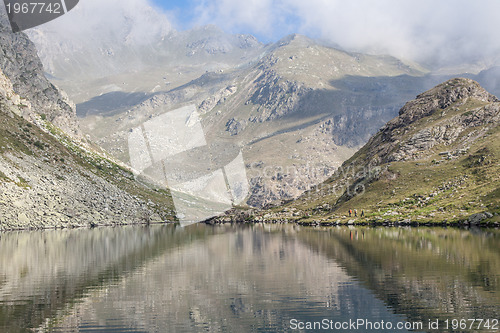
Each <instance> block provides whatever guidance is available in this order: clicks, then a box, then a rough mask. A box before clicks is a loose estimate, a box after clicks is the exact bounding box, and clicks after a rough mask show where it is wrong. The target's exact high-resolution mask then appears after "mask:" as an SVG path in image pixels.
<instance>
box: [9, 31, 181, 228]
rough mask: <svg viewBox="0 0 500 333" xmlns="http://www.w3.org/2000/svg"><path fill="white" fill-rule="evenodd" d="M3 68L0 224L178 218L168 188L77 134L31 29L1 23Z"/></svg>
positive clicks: (69, 224)
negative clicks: (143, 179) (146, 181)
mask: <svg viewBox="0 0 500 333" xmlns="http://www.w3.org/2000/svg"><path fill="white" fill-rule="evenodd" d="M0 66H1V68H0V230H12V229H29V228H57V227H75V226H94V225H110V224H130V223H145V222H155V221H157V222H160V221H166V220H173V219H174V217H173V214H174V212H173V203H172V201H171V197H170V195H169V193H168V192H167V191H163V190H153V189H150V188H148V187H146V186H144V185H141V184H140V183H138V182H136V181H135V178H134V176H133V174H132V172H131V171H130V170H128V169H127V168H126V167H124V166H123V165H120V164H119V163H116V162H115V161H113V160H112V159H111V158H109V157H107V156H106V154H105V153H104V152H102V151H101V150H100V149H99V148H97V147H95V146H92V145H91V144H89V143H88V142H86V141H85V140H83V139H82V138H81V137H80V136H79V129H78V127H77V119H76V113H75V109H74V106H72V103H71V102H70V101H69V100H68V99H67V97H65V96H64V94H63V93H62V92H61V91H60V90H59V89H57V88H56V87H55V86H54V85H53V84H51V83H50V82H49V81H48V80H47V79H46V78H45V76H44V75H43V71H42V65H41V62H40V60H39V59H38V57H37V55H36V50H35V48H34V46H33V44H32V43H31V42H30V41H29V39H28V38H27V36H26V35H24V34H22V33H16V34H13V33H11V32H9V31H7V30H6V29H3V28H2V32H1V33H0ZM63 129H64V130H65V131H67V132H65V131H63Z"/></svg>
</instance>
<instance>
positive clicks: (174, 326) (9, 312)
mask: <svg viewBox="0 0 500 333" xmlns="http://www.w3.org/2000/svg"><path fill="white" fill-rule="evenodd" d="M499 254H500V242H499V233H498V232H497V231H478V232H470V231H463V230H445V229H397V228H395V229H389V228H387V229H368V228H353V229H348V228H325V229H312V228H300V227H297V226H293V225H289V226H271V225H262V224H259V225H252V226H247V227H236V226H219V227H208V226H204V225H193V226H190V227H188V228H177V227H175V226H172V225H170V226H151V227H125V228H103V229H93V230H76V231H45V232H18V233H6V234H1V238H0V331H6V332H17V331H25V330H27V329H30V328H40V329H41V330H42V331H60V332H66V331H93V330H97V329H99V330H103V331H120V332H122V331H130V332H164V331H165V330H167V331H169V332H201V331H210V332H212V331H213V332H235V331H236V332H251V331H255V332H277V331H289V328H290V320H291V319H293V318H295V319H297V320H300V321H305V322H307V321H321V320H323V319H324V318H326V319H328V320H333V321H346V320H349V319H357V318H364V319H366V320H370V321H372V322H375V321H381V320H384V321H386V322H387V321H391V322H394V323H396V322H400V321H407V322H410V321H413V322H415V321H422V322H424V323H427V321H428V320H429V319H437V318H439V319H443V320H444V319H446V318H498V315H499V312H500V311H499V308H500V307H499V305H500V299H499V295H500V290H499V280H498V279H499V275H500V255H499ZM363 331H367V332H368V331H370V330H363ZM373 331H376V330H373ZM398 332H404V330H398Z"/></svg>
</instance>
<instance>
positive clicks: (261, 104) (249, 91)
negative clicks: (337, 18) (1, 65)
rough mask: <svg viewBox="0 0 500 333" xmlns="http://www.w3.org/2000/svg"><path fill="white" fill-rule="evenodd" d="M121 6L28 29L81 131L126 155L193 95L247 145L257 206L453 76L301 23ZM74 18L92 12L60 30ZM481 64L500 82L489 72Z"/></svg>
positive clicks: (316, 179) (236, 141)
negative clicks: (215, 19)
mask: <svg viewBox="0 0 500 333" xmlns="http://www.w3.org/2000/svg"><path fill="white" fill-rule="evenodd" d="M128 6H129V4H128V3H126V4H124V5H123V6H121V7H120V9H119V10H115V11H109V15H110V16H111V17H110V19H109V20H108V21H106V24H105V25H103V23H102V20H96V19H93V18H92V15H91V14H90V13H91V12H88V13H85V12H84V10H85V8H86V7H85V6H81V7H80V8H76V9H75V11H72V13H74V15H73V14H71V15H73V16H71V15H66V16H65V17H63V18H61V20H57V21H54V22H53V23H49V24H47V25H44V26H42V27H39V28H37V29H35V30H33V31H32V32H30V38H32V40H33V41H34V42H35V43H36V45H37V46H38V49H39V54H40V57H41V58H42V59H43V62H44V65H45V68H46V71H47V73H48V74H50V78H51V80H52V81H53V82H54V83H56V84H57V85H59V86H61V87H63V88H64V89H65V90H66V91H68V92H69V95H70V97H71V98H72V99H73V100H75V101H76V102H77V115H78V117H79V118H80V119H79V120H80V124H81V129H82V132H84V133H85V134H86V135H87V136H88V138H89V139H91V140H92V141H94V142H96V143H97V144H98V145H99V146H101V147H103V148H104V149H105V150H106V151H108V152H109V153H110V154H111V155H112V156H114V157H116V158H117V159H119V160H121V161H122V162H124V163H129V162H130V156H129V149H128V139H127V138H128V135H129V134H128V133H130V131H132V130H133V129H134V128H138V127H139V126H141V124H143V123H145V122H146V121H148V120H150V119H156V117H158V116H160V115H162V114H164V113H166V112H168V111H171V110H174V109H177V108H180V107H184V106H187V105H195V107H196V108H197V110H198V111H199V112H200V118H201V121H202V125H203V129H204V132H205V135H206V136H207V140H208V141H209V142H210V143H215V142H217V141H224V142H230V143H231V144H233V145H237V146H239V147H240V148H241V150H242V151H243V157H244V161H245V164H246V171H247V175H248V178H249V182H250V185H251V193H250V196H249V198H248V200H247V203H248V204H249V205H252V206H256V207H263V206H265V205H266V204H269V203H272V202H279V201H284V200H290V199H293V198H296V197H297V196H299V195H300V194H301V193H303V192H304V191H306V190H308V189H309V188H310V187H311V186H313V185H316V184H318V183H321V182H323V181H325V180H326V179H327V178H328V177H330V176H331V175H332V174H333V172H334V170H335V169H336V168H337V167H339V166H340V165H341V163H342V162H344V161H345V160H346V159H348V158H349V157H350V156H351V155H352V154H354V152H355V151H356V150H357V149H359V148H360V147H361V146H362V145H363V144H365V143H366V142H367V140H368V139H369V138H370V136H371V135H373V134H374V133H375V132H376V131H377V130H378V129H379V128H380V127H381V126H383V125H384V124H385V123H386V122H387V121H389V120H390V119H391V118H393V117H394V116H396V115H397V112H398V110H399V109H400V108H401V107H402V106H403V105H404V103H405V102H406V101H407V100H409V99H411V98H413V97H414V96H415V95H416V94H418V93H419V92H421V91H424V90H427V89H429V88H431V87H433V86H434V85H436V84H438V83H439V82H443V81H444V80H446V79H449V78H450V77H452V76H451V75H448V76H444V75H439V76H437V75H433V74H432V73H430V72H429V71H428V70H426V69H425V68H422V66H419V65H418V64H415V63H410V62H405V61H402V60H400V59H397V58H394V57H391V56H375V55H367V54H360V53H353V52H345V51H343V50H339V49H336V48H333V47H329V46H325V45H324V44H321V43H319V42H317V41H315V40H312V39H309V38H307V37H306V36H302V35H297V34H293V35H290V36H287V37H285V38H283V39H281V40H279V41H278V42H276V43H273V44H269V45H263V44H261V43H260V42H258V41H257V39H255V38H254V37H253V36H249V35H231V34H227V33H224V32H223V31H221V30H220V29H218V28H217V27H215V26H206V27H198V28H195V29H193V30H188V31H175V30H174V29H172V28H171V27H170V26H169V25H168V21H167V18H166V17H164V16H162V15H161V14H159V13H158V12H157V11H155V10H154V9H151V8H149V9H148V8H147V6H146V7H144V6H142V5H141V6H139V7H140V9H134V10H133V8H132V9H130V8H128ZM139 7H138V8H139ZM134 8H135V7H134ZM79 11H80V12H81V13H79ZM134 11H135V12H137V14H136V15H135V14H134ZM71 18H73V19H74V20H77V21H78V20H88V21H89V23H88V24H75V26H78V27H79V29H80V30H78V31H73V30H72V29H67V30H69V31H67V30H61V29H60V27H61V26H67V24H66V25H63V23H64V22H63V20H64V19H68V20H69V19H71ZM124 18H125V19H124ZM58 22H59V23H60V22H62V23H61V25H58V24H59V23H58ZM78 22H79V21H78ZM85 22H86V21H85ZM145 22H154V24H153V23H152V24H151V26H152V27H151V31H150V32H148V31H146V30H147V29H146V28H145V27H146V25H147V24H146V23H145ZM138 32H142V36H143V38H137V36H138ZM483 74H484V75H483V76H481V77H480V78H481V79H483V78H484V80H483V81H486V80H488V82H490V83H491V84H490V85H489V86H488V87H489V89H491V90H492V91H493V92H495V93H496V91H498V88H499V87H500V86H498V85H497V84H496V82H497V81H495V79H494V78H495V77H496V76H495V75H496V74H495V72H493V71H490V72H487V73H486V72H485V73H483ZM475 76H476V75H471V77H473V78H475ZM218 154H222V155H224V154H227V153H226V152H224V151H221V152H218Z"/></svg>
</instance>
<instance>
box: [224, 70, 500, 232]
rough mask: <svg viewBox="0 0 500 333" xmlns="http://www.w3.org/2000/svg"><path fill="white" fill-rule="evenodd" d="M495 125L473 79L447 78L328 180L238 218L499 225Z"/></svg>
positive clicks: (492, 100) (493, 102)
mask: <svg viewBox="0 0 500 333" xmlns="http://www.w3.org/2000/svg"><path fill="white" fill-rule="evenodd" d="M499 124H500V101H499V100H498V98H497V97H495V96H493V95H491V94H489V93H488V92H487V91H486V90H484V89H483V88H482V87H481V86H480V85H479V84H478V83H477V82H475V81H472V80H470V79H462V78H457V79H452V80H449V81H446V82H444V83H442V84H440V85H438V86H436V87H435V88H433V89H431V90H429V91H427V92H425V93H423V94H420V95H418V96H417V98H416V99H414V100H412V101H410V102H408V103H406V105H405V106H404V107H403V108H402V109H401V110H400V112H399V116H397V117H396V118H394V119H392V120H391V121H389V122H388V123H387V124H386V125H385V126H383V127H382V128H381V129H380V130H379V131H378V133H376V134H375V135H374V136H373V137H372V138H371V139H370V140H369V141H368V143H367V144H366V145H365V146H363V147H362V148H361V149H360V150H359V151H358V152H357V153H356V154H354V156H353V157H352V158H350V159H349V160H347V161H346V162H345V163H343V164H342V166H341V167H340V168H339V169H338V170H337V171H336V172H335V174H334V175H333V176H332V177H331V178H330V179H328V180H327V181H326V182H325V183H323V184H321V185H319V186H317V187H316V188H314V189H313V190H311V191H308V192H307V193H305V194H304V195H302V196H301V197H300V198H299V199H298V200H295V201H292V202H290V203H288V204H287V205H285V207H284V208H283V207H280V208H273V209H270V210H267V211H263V212H251V213H244V214H243V215H246V216H247V217H248V214H254V215H256V216H257V217H256V218H257V219H274V220H293V221H299V222H302V223H307V224H309V223H324V224H330V223H348V222H349V223H364V222H379V223H382V222H384V223H390V222H399V223H432V222H445V223H446V222H447V223H463V222H467V223H473V224H476V223H480V222H483V221H490V222H492V223H498V222H499V217H498V214H499V213H500V193H499V190H500V178H499V174H500V168H499V159H500V145H499V143H500V127H499ZM350 209H353V210H354V209H356V210H357V212H358V216H357V217H356V218H355V217H354V213H353V215H352V216H349V215H348V214H347V213H348V211H349V210H350ZM362 210H363V213H364V217H361V216H360V214H361V211H362ZM254 218H255V216H254ZM226 219H227V218H226ZM222 220H224V218H222Z"/></svg>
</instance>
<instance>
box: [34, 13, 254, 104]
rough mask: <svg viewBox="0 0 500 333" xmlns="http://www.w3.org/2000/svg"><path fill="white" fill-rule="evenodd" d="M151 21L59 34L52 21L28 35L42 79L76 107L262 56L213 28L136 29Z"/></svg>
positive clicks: (248, 42)
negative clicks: (49, 81) (108, 95)
mask: <svg viewBox="0 0 500 333" xmlns="http://www.w3.org/2000/svg"><path fill="white" fill-rule="evenodd" d="M78 9H79V8H78V7H77V8H75V11H76V14H78ZM129 16H130V15H129ZM129 16H125V18H127V17H129ZM157 16H158V15H157V14H156V13H155V12H154V11H153V12H148V13H146V14H145V18H142V19H140V18H136V19H134V20H133V19H131V20H130V22H129V21H127V20H125V22H124V23H123V24H122V25H120V28H119V29H118V28H117V29H116V30H111V28H110V27H107V26H105V27H101V26H100V25H101V24H103V23H102V22H96V23H95V24H96V25H97V26H96V27H92V26H90V27H87V29H85V30H84V31H79V30H78V31H75V32H72V31H70V32H67V31H65V32H64V33H61V32H60V31H58V29H59V26H58V25H57V23H58V22H57V21H55V22H54V24H55V26H54V27H53V26H52V25H50V24H49V25H47V26H43V27H41V28H37V29H33V30H31V31H29V36H30V39H31V40H33V42H34V43H35V44H36V45H37V48H38V51H39V55H40V58H41V59H42V61H43V63H44V65H45V70H46V72H47V74H48V75H49V76H50V77H51V79H52V80H53V82H55V83H56V84H57V85H58V86H60V87H61V88H63V89H64V90H65V91H67V92H68V94H69V95H70V96H71V97H72V99H73V100H74V101H75V102H76V103H81V102H85V101H88V100H90V99H91V98H93V97H96V96H100V95H102V94H105V93H109V92H115V93H116V92H123V93H133V92H140V93H145V94H147V93H152V92H156V91H165V90H170V89H173V88H175V87H178V86H180V85H182V84H185V83H187V82H189V81H191V80H193V79H195V78H197V77H199V76H201V75H202V74H204V73H205V72H207V71H219V70H225V69H228V68H233V67H235V66H238V65H241V64H243V63H245V62H248V61H250V60H252V59H253V58H255V57H256V56H258V55H259V54H260V53H261V52H262V48H263V45H262V44H261V43H260V42H258V41H257V39H255V37H253V36H249V35H230V34H226V33H224V32H223V31H221V30H220V29H218V28H217V27H215V26H205V27H200V28H196V29H193V30H189V31H180V32H178V31H175V30H171V29H170V30H169V29H168V28H167V27H163V28H161V25H160V27H158V28H157V31H150V30H148V29H147V28H146V27H144V28H141V27H140V25H141V24H145V23H144V22H162V21H161V18H159V17H157ZM77 17H78V16H77ZM132 17H133V16H132ZM120 18H121V19H122V20H123V19H124V18H123V17H120ZM62 19H64V18H62ZM136 21H137V22H136ZM63 23H64V22H63ZM138 25H139V27H137V26H138ZM82 26H85V25H82ZM154 27H155V25H153V28H152V29H154ZM140 33H142V35H139V34H140ZM110 102H111V103H113V102H114V101H110Z"/></svg>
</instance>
